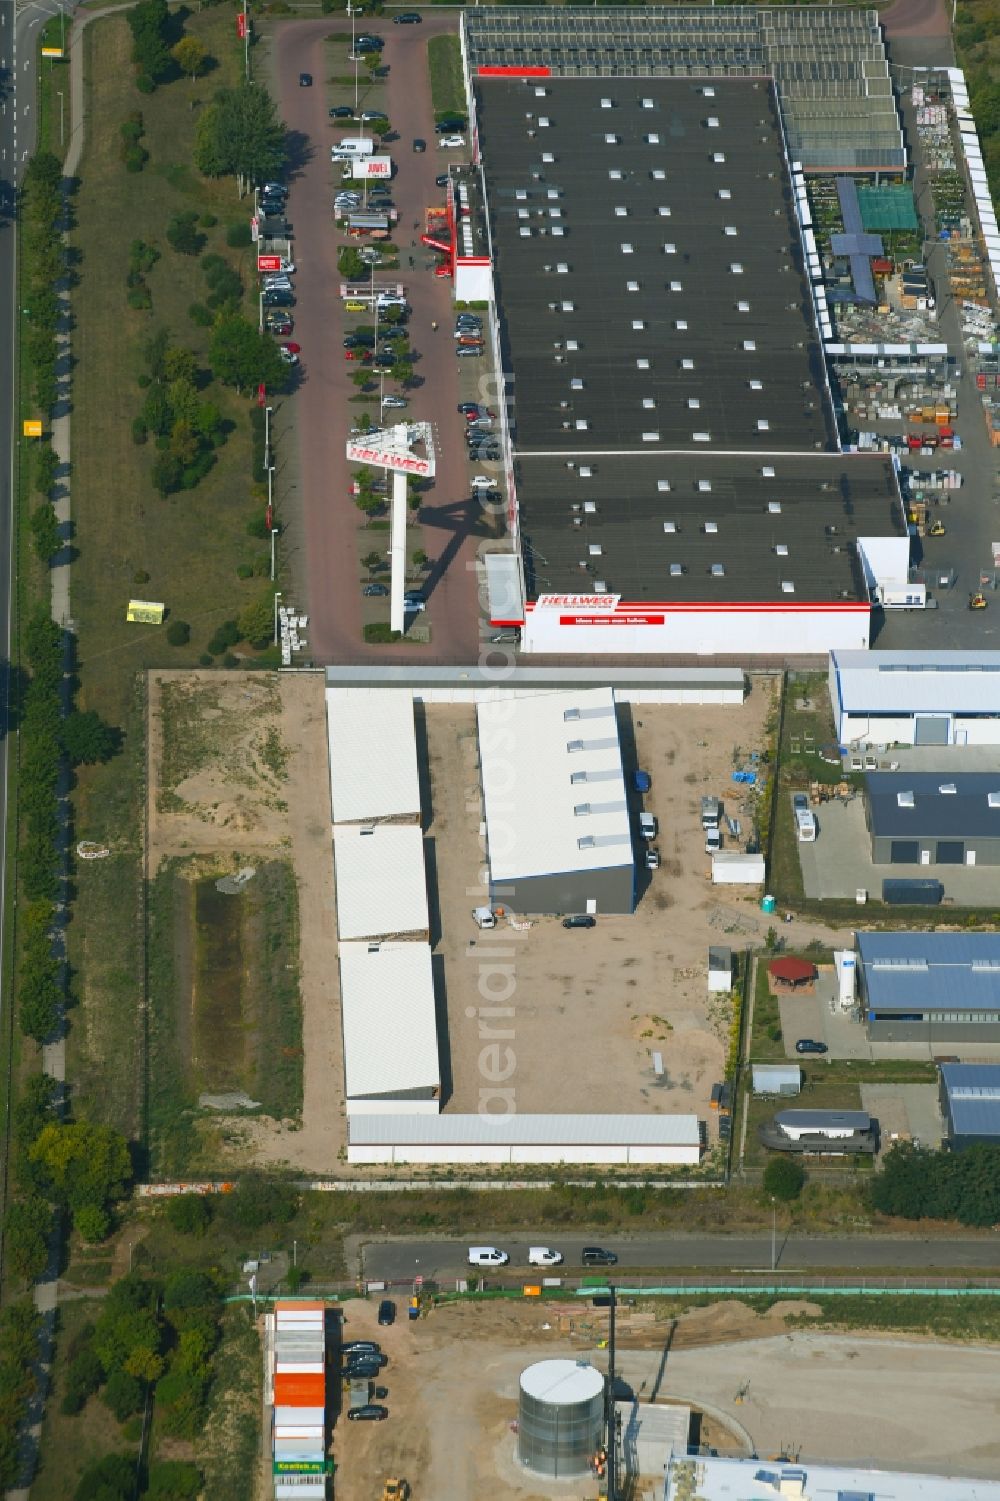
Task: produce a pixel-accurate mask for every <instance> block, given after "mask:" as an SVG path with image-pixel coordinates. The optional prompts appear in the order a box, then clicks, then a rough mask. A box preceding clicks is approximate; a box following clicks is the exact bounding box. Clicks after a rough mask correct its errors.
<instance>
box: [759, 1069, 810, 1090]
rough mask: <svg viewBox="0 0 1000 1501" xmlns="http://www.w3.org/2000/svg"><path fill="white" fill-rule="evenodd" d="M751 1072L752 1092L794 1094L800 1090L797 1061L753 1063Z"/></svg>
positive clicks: (800, 1079) (800, 1073) (800, 1081)
mask: <svg viewBox="0 0 1000 1501" xmlns="http://www.w3.org/2000/svg"><path fill="white" fill-rule="evenodd" d="M752 1072H753V1092H754V1094H782V1095H796V1094H799V1093H800V1092H801V1090H802V1070H801V1069H800V1068H799V1066H798V1064H797V1063H755V1064H753V1066H752Z"/></svg>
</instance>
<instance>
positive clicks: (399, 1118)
mask: <svg viewBox="0 0 1000 1501" xmlns="http://www.w3.org/2000/svg"><path fill="white" fill-rule="evenodd" d="M700 1156H701V1128H700V1126H699V1123H698V1117H697V1116H696V1115H520V1114H511V1115H500V1114H496V1115H490V1114H488V1113H486V1114H484V1113H482V1112H480V1113H479V1114H478V1115H412V1114H411V1115H362V1114H357V1115H352V1116H350V1117H349V1118H348V1122H347V1160H348V1162H354V1163H410V1162H412V1163H436V1164H456V1165H457V1164H459V1163H481V1162H482V1163H497V1164H502V1165H511V1164H517V1163H536V1164H540V1165H543V1166H548V1165H552V1164H555V1163H580V1164H586V1163H594V1164H597V1163H604V1164H608V1165H613V1164H617V1165H619V1166H628V1165H629V1164H630V1163H631V1164H636V1165H638V1164H644V1165H661V1166H663V1165H676V1166H685V1165H686V1166H688V1167H695V1166H697V1163H698V1161H699V1159H700Z"/></svg>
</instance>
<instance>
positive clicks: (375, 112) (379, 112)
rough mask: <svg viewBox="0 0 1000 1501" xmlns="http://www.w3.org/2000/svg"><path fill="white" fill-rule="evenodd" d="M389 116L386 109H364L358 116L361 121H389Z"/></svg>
mask: <svg viewBox="0 0 1000 1501" xmlns="http://www.w3.org/2000/svg"><path fill="white" fill-rule="evenodd" d="M388 118H389V116H388V115H387V114H386V112H385V110H384V109H363V110H362V111H361V113H360V115H359V116H358V119H359V120H366V121H367V120H388Z"/></svg>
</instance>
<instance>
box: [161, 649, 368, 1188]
mask: <svg viewBox="0 0 1000 1501" xmlns="http://www.w3.org/2000/svg"><path fill="white" fill-rule="evenodd" d="M148 730H149V757H148V760H149V788H148V868H149V875H150V876H153V875H155V873H156V871H157V869H158V867H159V865H160V862H161V861H162V860H164V859H165V858H167V857H168V856H171V855H199V854H205V855H211V856H213V857H215V858H218V859H219V860H220V861H221V862H222V863H223V864H225V863H227V862H231V864H232V866H233V869H234V870H235V869H238V868H239V867H240V866H241V865H245V864H247V863H249V862H250V861H251V860H252V858H253V857H255V856H256V857H262V856H265V855H274V854H277V853H280V854H281V855H282V856H283V857H284V858H290V859H291V860H292V863H293V866H294V870H295V876H296V881H297V885H298V899H299V929H300V934H301V944H300V954H299V967H300V975H301V991H302V1043H303V1049H304V1055H305V1056H304V1063H303V1070H304V1077H303V1112H302V1123H301V1126H300V1127H299V1126H298V1125H297V1124H296V1125H294V1126H293V1125H292V1124H291V1123H286V1124H282V1123H281V1122H276V1121H272V1120H268V1119H264V1118H255V1119H245V1118H242V1117H240V1116H239V1115H235V1116H233V1117H230V1118H228V1119H223V1120H222V1124H223V1126H224V1127H225V1135H226V1139H227V1140H228V1141H229V1142H230V1144H231V1145H232V1147H233V1148H234V1150H238V1152H239V1156H240V1160H241V1161H245V1160H246V1155H247V1152H248V1151H249V1152H251V1153H252V1155H253V1157H254V1158H255V1159H256V1160H257V1161H259V1162H267V1163H281V1162H288V1163H290V1164H292V1165H293V1166H294V1167H296V1168H299V1169H301V1170H302V1171H305V1172H316V1173H329V1172H330V1171H331V1170H332V1169H333V1168H334V1166H335V1164H336V1163H337V1160H338V1155H339V1154H340V1153H341V1151H342V1149H343V1148H344V1145H345V1140H346V1131H345V1116H344V1110H343V1095H342V1090H341V1089H340V1088H333V1089H331V1087H330V1082H331V1080H342V1079H343V1058H342V1043H341V1032H340V1009H339V995H338V987H337V973H336V971H337V966H336V964H335V962H334V955H335V952H336V915H335V906H334V887H333V859H332V852H331V844H330V776H329V770H328V757H327V745H326V705H325V698H324V679H323V676H322V674H321V673H315V674H305V673H302V674H298V673H296V674H291V673H282V674H280V675H279V674H277V673H274V674H267V675H265V674H257V673H253V674H251V673H245V672H232V673H226V672H211V673H208V672H182V671H155V672H151V673H150V678H149V724H148Z"/></svg>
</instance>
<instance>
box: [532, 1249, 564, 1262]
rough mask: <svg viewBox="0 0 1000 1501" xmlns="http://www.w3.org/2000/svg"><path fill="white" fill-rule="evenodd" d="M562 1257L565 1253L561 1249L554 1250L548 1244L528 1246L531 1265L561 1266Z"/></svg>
mask: <svg viewBox="0 0 1000 1501" xmlns="http://www.w3.org/2000/svg"><path fill="white" fill-rule="evenodd" d="M562 1259H563V1254H562V1252H561V1251H552V1250H550V1249H549V1247H548V1246H529V1247H528V1265H529V1266H559V1265H560V1264H561V1262H562Z"/></svg>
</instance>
